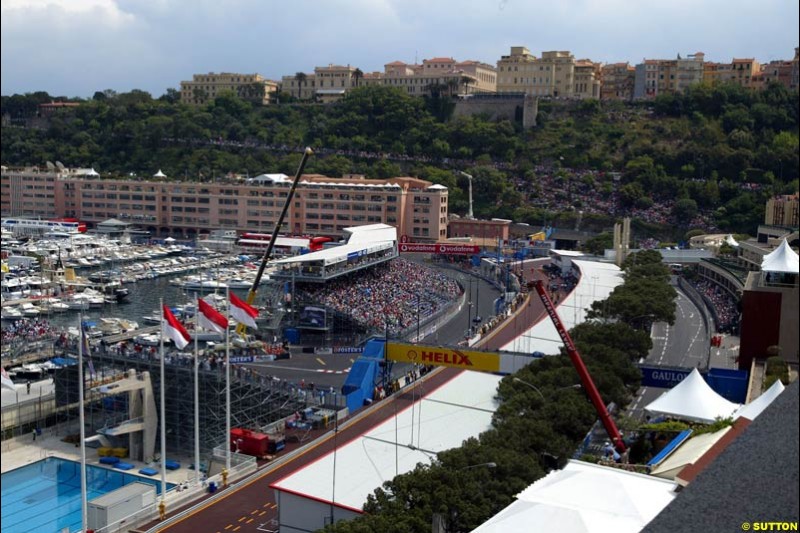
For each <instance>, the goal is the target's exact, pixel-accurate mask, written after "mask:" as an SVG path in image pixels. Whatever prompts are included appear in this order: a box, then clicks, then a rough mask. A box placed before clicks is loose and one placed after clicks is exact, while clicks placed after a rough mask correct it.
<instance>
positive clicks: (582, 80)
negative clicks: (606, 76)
mask: <svg viewBox="0 0 800 533" xmlns="http://www.w3.org/2000/svg"><path fill="white" fill-rule="evenodd" d="M601 78H602V71H601V67H600V63H594V62H592V61H590V60H588V59H579V60H578V61H576V62H575V90H574V93H573V96H574V97H575V98H581V99H583V98H595V99H599V98H600V84H601Z"/></svg>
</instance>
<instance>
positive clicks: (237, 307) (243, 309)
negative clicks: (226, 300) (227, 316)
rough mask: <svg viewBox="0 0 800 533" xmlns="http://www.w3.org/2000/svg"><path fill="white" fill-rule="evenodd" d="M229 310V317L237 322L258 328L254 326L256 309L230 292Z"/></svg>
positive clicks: (256, 314)
mask: <svg viewBox="0 0 800 533" xmlns="http://www.w3.org/2000/svg"><path fill="white" fill-rule="evenodd" d="M230 312H231V318H233V319H234V320H235V321H236V322H238V323H239V324H244V325H245V326H247V327H248V328H253V329H258V326H256V317H257V316H258V310H257V309H256V308H255V307H252V306H251V305H249V304H248V303H247V302H245V301H242V300H240V299H239V298H238V297H237V296H236V295H235V294H233V293H230Z"/></svg>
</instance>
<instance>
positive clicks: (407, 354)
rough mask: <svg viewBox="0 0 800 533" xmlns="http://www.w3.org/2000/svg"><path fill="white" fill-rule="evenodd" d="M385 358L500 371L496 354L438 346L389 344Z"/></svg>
mask: <svg viewBox="0 0 800 533" xmlns="http://www.w3.org/2000/svg"><path fill="white" fill-rule="evenodd" d="M386 358H387V359H389V360H390V361H396V362H398V363H416V364H420V365H436V366H451V367H453V368H462V369H464V370H480V371H483V372H499V371H500V355H499V354H497V353H486V352H478V351H475V350H459V349H453V348H442V347H440V346H424V345H419V344H396V343H393V342H390V343H389V344H388V347H387V350H386Z"/></svg>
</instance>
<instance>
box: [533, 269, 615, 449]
mask: <svg viewBox="0 0 800 533" xmlns="http://www.w3.org/2000/svg"><path fill="white" fill-rule="evenodd" d="M533 286H534V288H535V289H536V292H537V294H539V298H541V300H542V303H543V304H544V308H545V310H546V311H547V314H548V315H550V319H551V320H552V321H553V325H554V326H555V327H556V331H558V334H559V335H560V336H561V340H562V341H563V342H564V346H565V347H566V348H567V355H569V358H570V360H571V361H572V365H573V366H574V367H575V370H576V371H577V372H578V377H579V378H580V380H581V385H583V388H584V390H585V391H586V392H587V393H588V394H589V399H590V400H591V402H592V405H594V408H595V411H597V415H598V416H599V417H600V421H601V422H602V423H603V427H604V428H605V429H606V433H608V436H609V438H610V439H611V442H613V443H614V447H615V448H616V449H617V451H618V452H619V453H624V452H625V443H624V442H623V441H622V435H621V434H620V432H619V429H617V425H616V424H615V423H614V420H613V419H612V418H611V414H610V413H609V412H608V409H607V408H606V405H605V404H604V403H603V398H601V397H600V392H599V391H598V390H597V387H596V386H595V384H594V381H592V376H591V375H590V374H589V371H588V370H587V369H586V365H585V364H584V363H583V359H581V354H580V353H578V349H577V348H576V347H575V343H573V342H572V337H570V336H569V333H568V332H567V330H566V328H564V325H563V324H562V323H561V318H560V317H559V316H558V312H556V307H555V306H554V305H553V301H552V300H551V299H550V296H548V295H547V291H546V290H545V288H544V282H543V281H542V280H536V281H535V282H534V283H533Z"/></svg>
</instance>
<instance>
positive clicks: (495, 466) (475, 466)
mask: <svg viewBox="0 0 800 533" xmlns="http://www.w3.org/2000/svg"><path fill="white" fill-rule="evenodd" d="M479 466H485V467H486V468H497V463H494V462H490V463H480V464H477V465H469V466H462V467H461V468H459V469H458V470H459V471H461V470H468V469H470V468H477V467H479Z"/></svg>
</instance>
